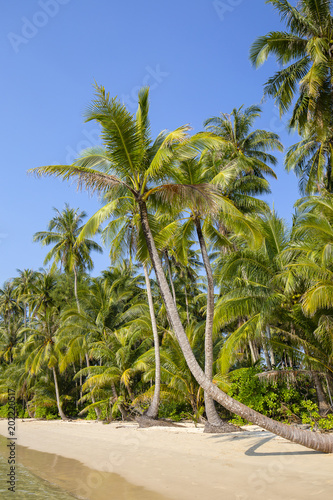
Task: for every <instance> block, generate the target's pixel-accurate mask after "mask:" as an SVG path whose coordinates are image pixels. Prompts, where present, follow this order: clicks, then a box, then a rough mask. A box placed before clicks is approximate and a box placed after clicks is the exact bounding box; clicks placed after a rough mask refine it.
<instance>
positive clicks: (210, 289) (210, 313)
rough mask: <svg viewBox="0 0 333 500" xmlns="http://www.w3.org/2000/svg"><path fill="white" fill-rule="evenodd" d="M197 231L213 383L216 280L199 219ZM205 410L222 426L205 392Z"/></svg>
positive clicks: (213, 422)
mask: <svg viewBox="0 0 333 500" xmlns="http://www.w3.org/2000/svg"><path fill="white" fill-rule="evenodd" d="M194 223H195V227H196V230H197V235H198V240H199V244H200V249H201V255H202V260H203V263H204V266H205V271H206V276H207V285H208V286H207V313H206V326H205V375H206V377H207V378H208V380H209V381H210V382H211V381H212V380H213V362H214V357H213V322H214V279H213V272H212V268H211V265H210V261H209V257H208V252H207V247H206V243H205V239H204V237H203V234H202V230H201V223H200V219H199V218H195V220H194ZM205 410H206V416H207V420H208V423H209V424H210V425H222V420H221V419H220V417H219V415H218V413H217V411H216V408H215V403H214V400H213V398H212V397H211V396H210V395H209V394H208V392H207V391H205Z"/></svg>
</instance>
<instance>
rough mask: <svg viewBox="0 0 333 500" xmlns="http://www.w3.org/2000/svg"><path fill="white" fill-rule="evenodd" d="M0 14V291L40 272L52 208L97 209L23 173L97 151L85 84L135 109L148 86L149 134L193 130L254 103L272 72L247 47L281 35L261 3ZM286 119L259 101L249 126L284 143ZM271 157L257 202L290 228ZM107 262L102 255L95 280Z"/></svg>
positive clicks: (50, 1) (28, 0) (34, 6)
mask: <svg viewBox="0 0 333 500" xmlns="http://www.w3.org/2000/svg"><path fill="white" fill-rule="evenodd" d="M1 14H2V15H1V20H0V30H1V31H0V33H1V54H2V59H1V65H2V78H1V81H0V90H1V91H0V95H1V101H2V102H1V113H2V121H1V127H2V131H1V142H2V147H1V149H2V165H1V186H2V189H1V197H0V207H1V208H0V257H1V260H0V262H1V264H0V284H2V283H3V281H4V280H5V279H7V278H9V277H12V276H14V275H15V274H16V268H20V269H25V268H33V269H38V268H39V267H41V266H42V264H43V260H44V257H45V255H46V249H45V248H42V247H41V246H40V245H39V244H37V243H33V242H32V236H33V234H34V233H35V232H36V231H41V230H44V229H46V227H47V224H48V222H49V220H50V219H51V217H52V216H53V211H52V207H56V208H58V209H63V207H64V204H65V203H66V202H68V203H69V204H70V205H71V206H72V207H75V208H77V207H79V208H80V209H82V210H85V211H86V212H87V213H88V215H91V214H92V213H93V212H94V211H96V210H97V209H98V207H99V203H98V200H97V199H96V198H89V196H88V195H87V194H85V193H77V192H76V190H75V188H74V186H70V185H68V184H67V183H63V182H60V181H58V180H56V179H52V178H51V179H35V178H33V177H29V176H27V175H26V171H27V170H28V169H30V168H33V167H38V166H41V165H49V164H58V163H68V162H71V161H72V160H73V156H74V155H75V152H77V151H78V150H80V149H82V148H85V147H87V146H90V145H93V144H95V143H97V141H98V130H96V125H94V124H91V123H90V124H84V122H83V116H82V115H83V112H84V110H85V108H86V107H87V105H89V102H90V101H91V99H92V97H93V87H92V84H93V82H94V81H96V82H98V83H99V84H103V85H104V86H105V87H106V89H107V90H108V91H110V93H111V95H112V96H115V95H118V96H119V97H120V98H121V99H123V100H124V101H125V102H126V103H127V104H128V106H129V108H130V109H131V111H133V112H134V111H135V106H134V107H133V103H134V102H135V99H134V98H135V95H136V93H137V90H138V89H139V88H140V86H142V85H143V84H148V85H150V86H151V114H150V117H151V123H152V130H153V133H154V135H155V134H157V133H158V132H159V131H160V130H162V129H174V128H176V127H178V126H180V125H183V124H185V123H190V124H191V125H192V127H193V128H194V131H195V132H197V131H199V130H201V129H202V123H203V121H204V120H205V119H206V118H208V117H210V116H213V115H217V114H219V113H220V112H230V111H231V110H232V109H233V108H234V107H239V106H241V105H242V104H245V105H246V106H248V105H251V104H254V103H259V102H260V100H261V98H262V86H263V83H264V82H265V81H266V80H267V78H268V76H270V75H271V74H272V73H273V72H274V71H275V70H276V65H275V62H274V61H273V60H271V61H269V62H268V63H266V64H265V65H264V67H263V68H261V69H260V70H257V71H256V70H254V69H253V68H252V67H251V65H250V63H249V59H248V53H249V48H250V45H251V43H252V42H253V41H254V40H255V38H256V37H257V36H259V35H262V34H265V33H266V32H268V31H270V30H274V29H281V28H282V25H281V24H280V22H279V19H278V17H277V15H276V14H275V12H274V10H273V8H272V7H271V6H269V5H265V1H264V0H221V1H220V2H213V1H207V0H177V1H176V0H168V1H165V0H160V1H156V0H155V1H154V0H140V1H138V0H127V1H126V2H120V1H113V0H39V1H38V0H37V1H35V0H12V1H8V2H2V5H1ZM284 122H285V121H284ZM284 122H281V121H280V120H279V118H278V113H277V110H276V108H275V107H274V103H273V102H272V101H268V102H266V103H265V104H264V113H263V117H262V119H261V120H260V121H258V122H257V127H260V128H266V129H270V130H272V131H274V132H277V133H279V134H280V136H281V139H282V142H283V143H284V145H285V146H286V147H288V146H289V145H291V144H293V143H294V142H297V136H294V137H293V136H290V135H288V133H287V132H286V129H285V124H284ZM279 159H280V161H279V165H278V167H277V169H276V172H277V175H278V181H273V182H272V185H271V188H272V195H271V196H269V197H267V201H269V203H270V204H271V205H272V203H273V202H274V207H275V209H276V210H277V211H278V213H279V215H280V216H282V217H284V218H285V219H286V220H288V221H290V220H291V215H292V212H293V204H294V202H295V200H296V199H297V197H298V196H299V195H298V187H297V180H296V178H295V177H294V175H293V174H289V175H288V174H286V173H285V172H284V169H283V157H282V156H281V155H280V156H279ZM108 265H109V258H108V252H107V251H105V253H104V254H103V255H102V256H96V257H95V270H94V272H93V274H97V273H98V272H99V271H100V270H101V269H103V268H106V267H107V266H108Z"/></svg>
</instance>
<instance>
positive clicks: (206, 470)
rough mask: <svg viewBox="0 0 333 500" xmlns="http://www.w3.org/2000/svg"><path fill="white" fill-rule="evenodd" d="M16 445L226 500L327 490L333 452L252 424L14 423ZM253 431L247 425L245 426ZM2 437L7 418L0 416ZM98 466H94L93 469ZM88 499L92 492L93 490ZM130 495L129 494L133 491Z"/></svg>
mask: <svg viewBox="0 0 333 500" xmlns="http://www.w3.org/2000/svg"><path fill="white" fill-rule="evenodd" d="M16 427H17V432H16V436H17V444H18V445H21V446H24V447H27V448H30V449H32V450H36V451H39V452H42V453H52V454H55V455H59V456H60V457H64V458H66V459H74V460H77V461H79V462H81V464H83V465H84V466H86V467H89V468H90V469H92V473H91V474H90V476H91V477H89V474H88V476H87V477H85V478H84V480H83V483H85V484H82V485H81V486H82V492H83V491H84V489H86V490H88V489H89V490H91V489H92V485H93V482H94V481H93V479H92V478H93V476H94V478H95V479H94V480H95V481H97V482H98V477H99V476H98V472H99V473H101V474H103V473H114V474H117V475H119V476H121V477H123V478H124V479H125V480H126V481H128V482H129V483H131V484H132V485H137V486H138V487H139V488H140V487H141V488H142V487H143V488H146V489H147V490H150V491H153V492H156V493H157V494H160V495H162V496H163V495H164V496H165V497H166V498H167V499H170V500H171V499H174V500H190V499H191V500H196V499H198V500H199V499H201V500H202V498H208V499H209V500H218V499H220V498H221V496H223V497H224V498H226V499H227V500H229V499H230V500H232V499H239V500H252V499H256V500H257V499H267V500H275V499H276V500H277V499H281V498H288V500H293V499H295V500H298V499H301V498H311V497H312V496H315V495H320V498H321V499H322V500H326V499H327V500H328V499H329V498H332V495H333V476H332V466H333V455H325V454H322V453H319V452H315V451H311V450H308V449H306V448H304V447H302V446H300V445H296V444H293V443H290V442H288V441H286V440H284V439H282V438H279V437H276V436H274V435H273V434H270V433H269V432H267V431H263V430H261V429H260V428H259V427H256V426H246V431H244V432H242V433H239V432H237V433H230V434H204V433H203V428H202V427H201V426H199V427H198V428H196V427H195V426H194V425H193V424H182V426H181V427H175V428H173V427H162V428H161V427H150V428H138V424H136V423H132V422H131V423H123V422H113V423H111V424H107V425H104V424H103V423H101V422H96V421H74V422H62V421H59V420H56V421H54V420H53V421H39V420H31V421H29V420H25V421H22V420H21V419H17V420H16ZM250 428H251V430H250ZM0 434H1V435H3V436H5V437H7V420H5V419H4V420H0ZM96 471H98V472H97V473H96ZM91 494H92V496H91V497H89V496H88V497H86V498H91V499H93V498H94V496H93V493H91ZM133 499H135V496H133Z"/></svg>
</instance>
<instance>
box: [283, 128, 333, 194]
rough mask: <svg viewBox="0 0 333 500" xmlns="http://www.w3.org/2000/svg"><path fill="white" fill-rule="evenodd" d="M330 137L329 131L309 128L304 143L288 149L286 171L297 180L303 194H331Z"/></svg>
mask: <svg viewBox="0 0 333 500" xmlns="http://www.w3.org/2000/svg"><path fill="white" fill-rule="evenodd" d="M332 164H333V133H332V127H331V126H327V125H326V124H324V125H323V126H314V125H309V126H308V127H306V128H305V130H304V136H303V139H302V140H301V141H300V142H298V143H296V144H294V145H293V146H291V147H290V148H289V149H288V151H287V154H286V157H285V167H286V169H287V170H288V171H290V170H293V171H294V172H295V174H296V175H297V177H299V187H300V192H301V193H302V194H316V193H318V194H321V193H324V192H325V191H328V192H331V191H332Z"/></svg>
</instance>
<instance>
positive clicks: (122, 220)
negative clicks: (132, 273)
mask: <svg viewBox="0 0 333 500" xmlns="http://www.w3.org/2000/svg"><path fill="white" fill-rule="evenodd" d="M106 199H107V197H106ZM98 217H99V214H98V213H97V214H95V215H94V216H93V217H92V218H91V219H90V220H89V222H88V223H87V225H86V226H85V228H84V230H83V234H94V232H95V231H96V228H97V227H99V224H100V222H99V220H98ZM96 219H97V220H96ZM102 239H103V241H104V243H105V244H106V245H107V246H110V257H111V259H112V260H119V258H120V257H123V255H124V252H126V253H127V254H128V256H129V259H130V262H132V258H133V257H134V256H135V257H136V259H137V261H140V262H141V265H142V268H143V272H144V277H145V284H146V290H147V299H148V305H149V314H150V320H151V329H152V332H153V338H154V346H155V347H154V349H155V386H154V395H153V398H152V401H151V404H150V406H149V408H148V409H147V411H146V412H145V416H146V417H148V418H153V419H154V418H157V417H158V408H159V402H160V385H161V369H160V365H161V362H160V354H159V337H158V331H157V322H156V315H155V309H154V304H153V296H152V291H151V284H150V277H149V267H148V264H147V259H149V256H148V253H147V247H146V245H145V241H144V238H143V235H142V232H141V231H140V217H139V213H138V210H137V207H136V203H135V199H134V198H133V196H127V197H126V198H125V199H123V200H122V203H118V206H117V208H116V210H115V212H114V214H113V220H112V221H111V222H109V223H108V225H107V226H106V227H105V229H104V230H103V232H102Z"/></svg>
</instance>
